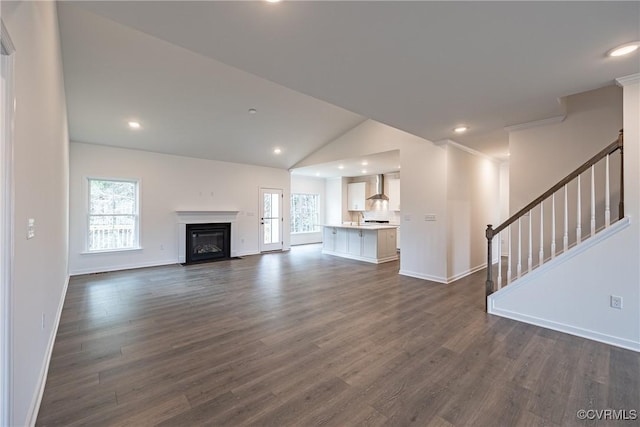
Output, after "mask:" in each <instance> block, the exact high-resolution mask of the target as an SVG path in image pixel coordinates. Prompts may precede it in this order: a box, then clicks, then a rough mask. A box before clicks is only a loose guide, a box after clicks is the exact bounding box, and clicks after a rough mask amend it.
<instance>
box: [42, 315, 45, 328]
mask: <svg viewBox="0 0 640 427" xmlns="http://www.w3.org/2000/svg"><path fill="white" fill-rule="evenodd" d="M44 325H45V323H44V313H42V329H44Z"/></svg>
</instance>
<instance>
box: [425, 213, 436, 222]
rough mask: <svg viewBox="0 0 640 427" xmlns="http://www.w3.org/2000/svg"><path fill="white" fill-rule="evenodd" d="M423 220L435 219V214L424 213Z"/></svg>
mask: <svg viewBox="0 0 640 427" xmlns="http://www.w3.org/2000/svg"><path fill="white" fill-rule="evenodd" d="M424 220H425V221H435V220H436V214H426V215H425V216H424Z"/></svg>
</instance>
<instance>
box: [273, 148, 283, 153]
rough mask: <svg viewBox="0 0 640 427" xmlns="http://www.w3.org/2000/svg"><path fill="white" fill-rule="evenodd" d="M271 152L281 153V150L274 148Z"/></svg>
mask: <svg viewBox="0 0 640 427" xmlns="http://www.w3.org/2000/svg"><path fill="white" fill-rule="evenodd" d="M273 152H274V153H275V154H280V153H282V150H281V149H280V148H274V149H273Z"/></svg>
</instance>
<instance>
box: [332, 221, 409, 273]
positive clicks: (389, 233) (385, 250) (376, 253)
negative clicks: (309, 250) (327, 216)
mask: <svg viewBox="0 0 640 427" xmlns="http://www.w3.org/2000/svg"><path fill="white" fill-rule="evenodd" d="M396 234H397V233H396V229H395V228H375V229H369V228H366V227H354V226H325V227H324V236H325V237H324V242H323V246H322V253H325V254H329V255H336V256H341V257H344V258H351V259H357V260H360V261H366V262H372V263H376V264H379V263H382V262H387V261H394V260H397V259H398V253H397V251H396Z"/></svg>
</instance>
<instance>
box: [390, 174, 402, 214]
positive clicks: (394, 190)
mask: <svg viewBox="0 0 640 427" xmlns="http://www.w3.org/2000/svg"><path fill="white" fill-rule="evenodd" d="M387 183H388V184H389V187H388V191H389V194H387V196H389V210H390V211H399V210H400V180H399V179H389V180H387Z"/></svg>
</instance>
